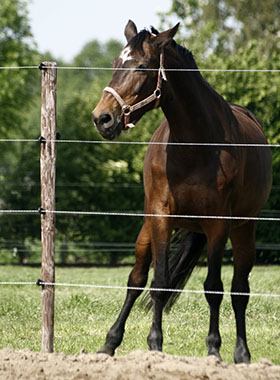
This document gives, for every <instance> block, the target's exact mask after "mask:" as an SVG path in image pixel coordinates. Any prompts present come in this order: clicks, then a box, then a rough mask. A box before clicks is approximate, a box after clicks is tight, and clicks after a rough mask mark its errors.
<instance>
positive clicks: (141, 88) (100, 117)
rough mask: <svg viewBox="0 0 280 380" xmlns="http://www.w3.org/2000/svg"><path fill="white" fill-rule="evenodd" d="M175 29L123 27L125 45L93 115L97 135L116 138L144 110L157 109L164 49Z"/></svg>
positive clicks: (130, 125)
mask: <svg viewBox="0 0 280 380" xmlns="http://www.w3.org/2000/svg"><path fill="white" fill-rule="evenodd" d="M178 26H179V24H177V25H176V26H175V27H173V28H171V29H169V30H167V31H165V32H162V33H158V32H157V31H156V30H155V29H153V28H152V32H149V31H147V30H142V31H140V32H139V33H138V32H137V28H136V25H135V24H134V23H133V22H132V21H129V22H128V24H127V25H126V27H125V31H124V34H125V37H126V39H127V45H126V46H125V47H124V49H123V50H122V51H121V52H120V54H119V55H118V56H117V57H116V58H115V59H114V61H113V67H114V69H115V70H114V73H113V76H112V79H111V81H110V83H109V85H108V86H107V87H106V88H105V89H104V91H103V94H102V97H101V99H100V101H99V103H98V104H97V106H96V107H95V109H94V111H93V112H92V118H93V120H94V122H95V125H96V128H97V130H98V132H99V133H100V134H101V135H102V136H103V137H104V138H106V139H109V140H112V139H114V138H116V137H118V136H119V135H120V133H121V131H122V130H126V129H129V128H132V127H134V124H135V123H137V121H139V120H140V119H141V117H142V116H143V115H144V113H146V112H147V111H149V110H151V109H153V108H157V107H158V106H159V105H160V102H161V98H162V81H164V80H166V76H165V73H164V66H163V65H164V61H163V50H164V47H165V46H167V45H168V44H169V43H170V42H171V40H172V39H173V37H174V35H175V34H176V32H177V29H178Z"/></svg>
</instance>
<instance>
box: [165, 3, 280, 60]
mask: <svg viewBox="0 0 280 380" xmlns="http://www.w3.org/2000/svg"><path fill="white" fill-rule="evenodd" d="M161 19H162V26H164V27H165V26H166V25H170V24H172V23H173V22H174V19H176V20H178V19H179V21H180V23H181V28H180V36H181V39H182V40H183V41H184V42H185V43H186V42H187V43H188V48H189V49H190V50H194V51H195V52H196V55H197V56H203V57H204V58H205V57H206V56H208V55H210V54H213V53H215V54H223V55H224V56H225V55H227V56H228V55H230V54H232V53H235V52H236V51H237V49H238V48H239V47H241V46H244V43H245V44H246V42H248V41H250V40H253V39H255V40H264V39H265V40H266V41H267V44H266V46H265V49H266V51H267V52H270V51H272V49H276V48H278V49H279V46H280V45H279V44H280V42H279V29H280V3H279V1H278V0H267V1H265V2H260V1H258V0H250V1H244V0H212V1H205V0H173V1H172V5H171V9H170V11H169V12H167V13H162V14H161Z"/></svg>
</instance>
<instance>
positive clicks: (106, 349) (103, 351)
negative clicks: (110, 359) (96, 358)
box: [97, 345, 115, 356]
mask: <svg viewBox="0 0 280 380" xmlns="http://www.w3.org/2000/svg"><path fill="white" fill-rule="evenodd" d="M114 353H115V350H113V348H110V347H107V346H106V345H104V346H103V347H102V348H101V349H100V350H99V351H97V354H106V355H110V356H114Z"/></svg>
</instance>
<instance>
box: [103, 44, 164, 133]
mask: <svg viewBox="0 0 280 380" xmlns="http://www.w3.org/2000/svg"><path fill="white" fill-rule="evenodd" d="M162 80H164V81H167V78H166V74H165V70H164V66H163V51H162V52H161V54H160V66H159V69H158V79H157V86H156V89H155V91H154V92H153V93H152V94H151V95H150V96H148V97H147V98H145V99H143V100H141V101H140V102H138V103H135V104H133V105H128V104H126V102H125V101H124V100H123V98H122V97H121V96H120V95H119V94H118V93H117V91H116V90H115V89H114V88H113V87H105V88H104V90H103V91H104V92H109V93H110V94H111V95H113V97H114V98H115V99H116V101H117V102H118V103H119V105H120V106H121V108H122V112H123V115H124V129H125V130H128V129H130V128H134V127H135V125H134V124H133V123H130V122H129V120H130V114H131V113H132V112H134V111H136V110H139V109H141V108H143V107H145V106H146V105H147V104H150V103H151V102H153V101H154V100H155V101H156V102H155V106H154V108H157V107H158V105H159V102H160V98H161V87H162Z"/></svg>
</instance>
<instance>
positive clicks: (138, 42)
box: [128, 26, 197, 69]
mask: <svg viewBox="0 0 280 380" xmlns="http://www.w3.org/2000/svg"><path fill="white" fill-rule="evenodd" d="M151 31H152V33H153V34H159V32H158V31H157V29H155V28H154V27H153V26H152V27H151ZM150 35H151V33H150V32H149V31H148V30H147V29H143V30H141V31H140V32H139V33H137V34H136V36H134V37H133V38H131V40H130V41H129V42H128V45H129V46H130V47H131V49H136V50H139V51H140V52H143V42H144V41H145V39H146V37H147V36H150ZM171 46H172V47H173V48H174V49H175V50H176V52H177V53H178V55H179V56H180V57H181V58H182V59H183V61H184V63H185V65H186V67H187V68H190V69H197V65H196V63H195V60H194V57H193V53H192V52H191V51H190V50H188V49H186V48H185V47H183V46H181V45H179V44H177V42H175V40H172V43H171Z"/></svg>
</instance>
